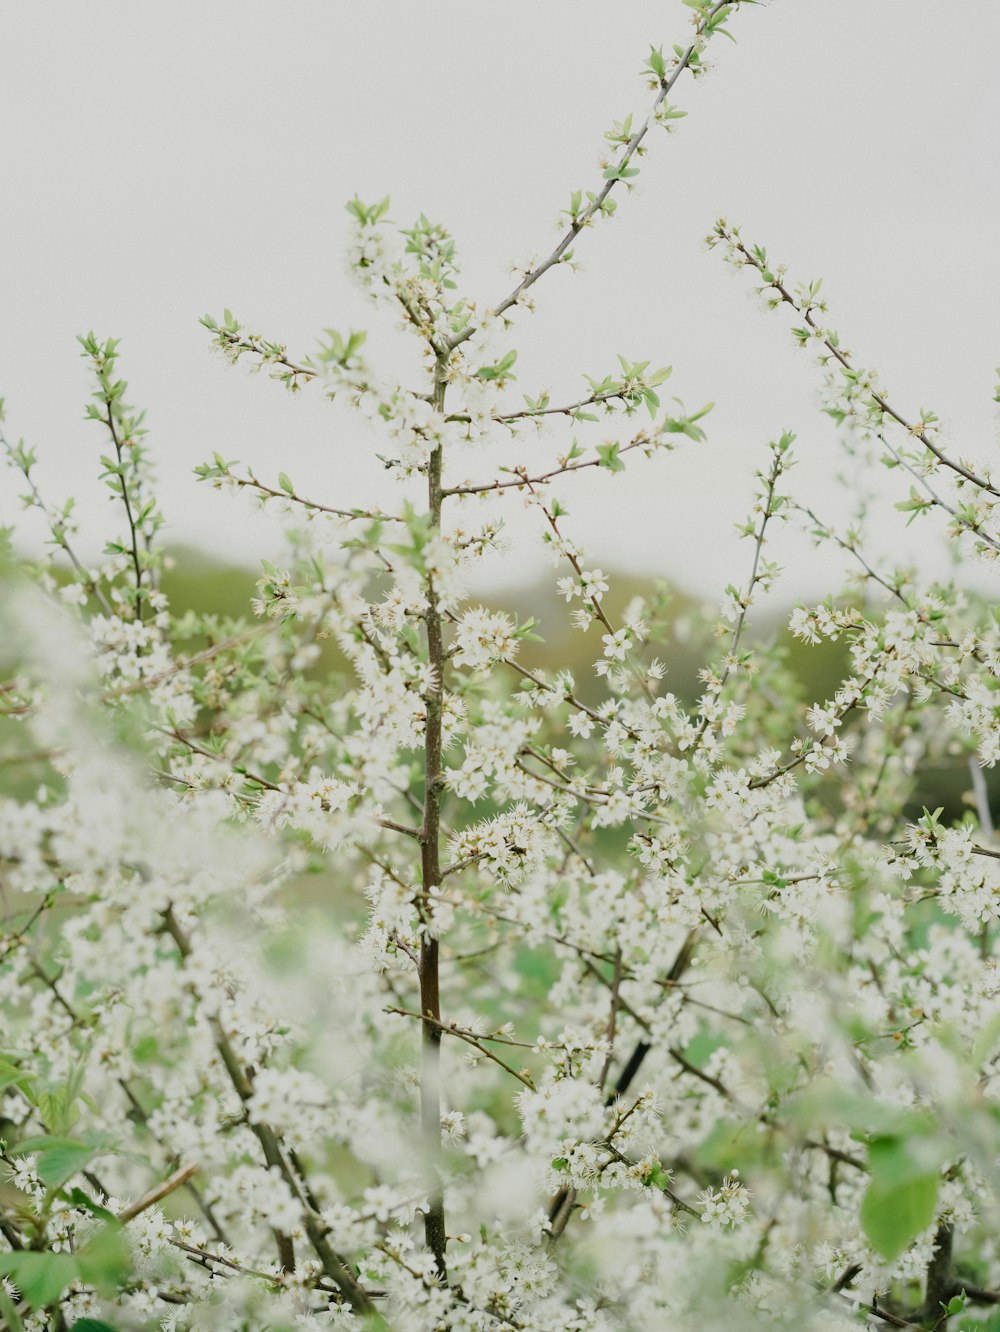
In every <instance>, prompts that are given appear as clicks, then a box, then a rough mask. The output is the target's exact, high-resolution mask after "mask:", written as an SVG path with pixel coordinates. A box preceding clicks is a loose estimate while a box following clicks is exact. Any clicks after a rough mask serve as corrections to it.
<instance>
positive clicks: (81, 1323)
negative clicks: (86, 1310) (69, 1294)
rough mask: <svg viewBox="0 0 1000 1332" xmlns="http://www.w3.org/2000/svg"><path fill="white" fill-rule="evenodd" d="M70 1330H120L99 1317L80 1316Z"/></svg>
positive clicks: (75, 1331) (73, 1331)
mask: <svg viewBox="0 0 1000 1332" xmlns="http://www.w3.org/2000/svg"><path fill="white" fill-rule="evenodd" d="M69 1332H118V1329H117V1328H116V1327H112V1326H111V1324H110V1323H102V1322H101V1320H100V1319H99V1318H80V1319H78V1320H77V1322H75V1323H74V1324H73V1326H72V1327H71V1328H70V1329H69Z"/></svg>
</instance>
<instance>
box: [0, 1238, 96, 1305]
mask: <svg viewBox="0 0 1000 1332" xmlns="http://www.w3.org/2000/svg"><path fill="white" fill-rule="evenodd" d="M0 1272H2V1273H4V1274H5V1275H6V1276H9V1277H10V1279H11V1281H13V1283H14V1285H15V1286H17V1288H18V1290H19V1291H20V1292H21V1295H22V1296H23V1297H24V1299H25V1300H26V1301H27V1302H28V1304H30V1305H31V1307H32V1309H44V1308H45V1306H46V1305H47V1304H54V1303H55V1301H56V1300H57V1299H58V1298H59V1296H60V1295H61V1294H62V1293H63V1291H64V1290H65V1289H66V1287H67V1286H68V1285H69V1284H70V1282H71V1281H73V1280H74V1278H75V1277H76V1275H77V1272H76V1263H75V1261H74V1259H73V1256H72V1254H69V1253H35V1252H31V1251H28V1250H24V1249H22V1250H20V1251H19V1252H17V1253H0Z"/></svg>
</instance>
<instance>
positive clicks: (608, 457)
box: [597, 443, 625, 472]
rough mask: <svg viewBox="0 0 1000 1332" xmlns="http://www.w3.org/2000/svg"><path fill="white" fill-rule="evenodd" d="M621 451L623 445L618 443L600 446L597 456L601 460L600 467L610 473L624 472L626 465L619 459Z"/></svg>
mask: <svg viewBox="0 0 1000 1332" xmlns="http://www.w3.org/2000/svg"><path fill="white" fill-rule="evenodd" d="M620 449H621V445H620V444H618V443H613V444H598V446H597V456H598V458H599V459H600V463H599V466H601V467H606V468H607V469H608V471H609V472H624V470H625V464H624V463H623V462H622V460H621V458H619V457H618V453H619V451H620Z"/></svg>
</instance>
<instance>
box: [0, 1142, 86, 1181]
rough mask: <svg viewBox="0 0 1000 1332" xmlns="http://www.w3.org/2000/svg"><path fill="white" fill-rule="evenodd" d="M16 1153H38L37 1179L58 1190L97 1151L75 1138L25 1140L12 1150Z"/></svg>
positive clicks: (77, 1172)
mask: <svg viewBox="0 0 1000 1332" xmlns="http://www.w3.org/2000/svg"><path fill="white" fill-rule="evenodd" d="M14 1150H15V1151H16V1152H18V1153H22V1152H37V1153H38V1164H37V1169H38V1177H39V1179H40V1180H41V1181H42V1183H43V1184H46V1185H48V1187H49V1188H50V1189H59V1188H62V1186H63V1185H64V1184H65V1183H66V1181H67V1180H68V1179H71V1178H72V1177H73V1176H74V1175H78V1174H79V1173H80V1171H81V1170H82V1169H83V1168H84V1166H86V1164H87V1162H88V1161H89V1160H90V1159H91V1158H92V1157H93V1156H94V1154H95V1153H96V1152H97V1151H98V1147H97V1146H96V1145H95V1144H92V1143H86V1142H78V1141H77V1140H76V1139H75V1138H48V1137H40V1138H25V1139H24V1141H23V1142H19V1143H18V1144H17V1147H16V1148H15V1149H14Z"/></svg>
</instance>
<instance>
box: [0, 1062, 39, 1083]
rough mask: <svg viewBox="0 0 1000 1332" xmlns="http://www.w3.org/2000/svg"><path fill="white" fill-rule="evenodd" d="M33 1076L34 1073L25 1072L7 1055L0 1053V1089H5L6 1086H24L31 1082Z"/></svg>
mask: <svg viewBox="0 0 1000 1332" xmlns="http://www.w3.org/2000/svg"><path fill="white" fill-rule="evenodd" d="M33 1077H34V1074H32V1073H25V1071H24V1070H23V1069H22V1068H18V1066H17V1064H15V1063H14V1062H13V1060H11V1059H8V1058H7V1056H6V1055H0V1091H3V1090H4V1089H5V1088H6V1087H20V1086H23V1085H24V1084H25V1083H27V1082H30V1081H31V1079H32V1078H33Z"/></svg>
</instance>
